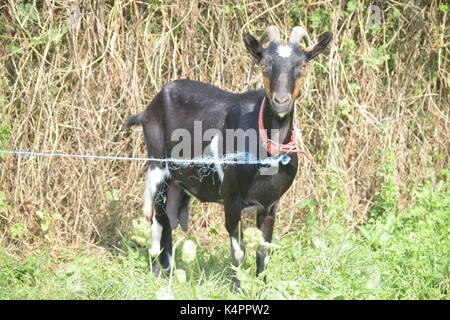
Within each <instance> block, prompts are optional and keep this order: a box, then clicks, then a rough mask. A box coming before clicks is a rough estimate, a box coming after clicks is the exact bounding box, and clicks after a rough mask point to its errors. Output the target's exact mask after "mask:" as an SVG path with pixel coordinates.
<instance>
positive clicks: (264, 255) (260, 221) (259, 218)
mask: <svg viewBox="0 0 450 320" xmlns="http://www.w3.org/2000/svg"><path fill="white" fill-rule="evenodd" d="M276 205H277V204H274V205H272V206H271V207H270V208H269V209H268V210H258V212H257V214H256V225H257V226H258V228H259V229H260V230H261V232H262V235H263V238H264V241H265V242H271V241H272V234H273V226H274V224H275V212H276ZM268 251H269V250H268V249H267V248H266V247H264V246H259V247H258V250H257V251H256V275H257V276H259V274H260V273H261V272H263V271H264V269H265V267H266V266H267V264H268V263H269V256H268ZM264 281H266V277H264Z"/></svg>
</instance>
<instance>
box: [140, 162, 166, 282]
mask: <svg viewBox="0 0 450 320" xmlns="http://www.w3.org/2000/svg"><path fill="white" fill-rule="evenodd" d="M168 175H169V174H168V171H167V168H166V167H161V166H160V165H153V164H151V165H150V167H149V170H148V175H147V186H146V194H145V201H144V214H145V215H152V214H153V217H152V227H151V248H150V250H149V254H150V256H151V259H152V268H153V271H154V272H155V273H157V274H159V272H160V269H162V271H164V272H168V271H170V267H171V260H172V228H171V227H170V221H169V218H168V216H167V214H166V199H165V198H166V194H167V188H168V184H169V177H168Z"/></svg>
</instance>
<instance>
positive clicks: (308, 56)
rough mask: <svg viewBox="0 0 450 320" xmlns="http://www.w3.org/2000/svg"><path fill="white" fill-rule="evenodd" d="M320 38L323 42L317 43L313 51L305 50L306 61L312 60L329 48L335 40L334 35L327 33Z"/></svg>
mask: <svg viewBox="0 0 450 320" xmlns="http://www.w3.org/2000/svg"><path fill="white" fill-rule="evenodd" d="M320 38H321V40H320V41H319V43H317V44H316V45H315V46H314V47H313V48H312V49H309V50H308V49H305V54H306V61H309V60H311V59H312V58H314V57H315V56H317V55H318V54H319V53H321V52H322V51H323V50H324V49H325V48H326V47H327V45H328V44H329V43H330V41H331V39H333V33H331V32H328V33H325V34H324V35H322V36H321V37H320Z"/></svg>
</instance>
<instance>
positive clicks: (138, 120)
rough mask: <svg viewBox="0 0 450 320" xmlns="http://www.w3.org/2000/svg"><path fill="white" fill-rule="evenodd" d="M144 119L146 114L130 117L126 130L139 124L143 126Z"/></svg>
mask: <svg viewBox="0 0 450 320" xmlns="http://www.w3.org/2000/svg"><path fill="white" fill-rule="evenodd" d="M143 119H144V112H141V113H138V114H136V115H134V116H131V117H129V118H128V120H127V123H126V125H125V126H126V128H129V127H132V126H135V125H138V124H142V122H143Z"/></svg>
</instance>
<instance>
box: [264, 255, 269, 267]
mask: <svg viewBox="0 0 450 320" xmlns="http://www.w3.org/2000/svg"><path fill="white" fill-rule="evenodd" d="M269 260H270V259H269V256H266V257H265V258H264V265H265V266H267V265H268V264H269Z"/></svg>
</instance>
